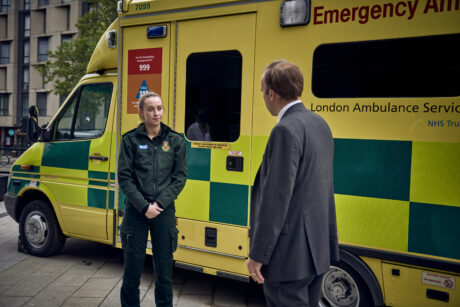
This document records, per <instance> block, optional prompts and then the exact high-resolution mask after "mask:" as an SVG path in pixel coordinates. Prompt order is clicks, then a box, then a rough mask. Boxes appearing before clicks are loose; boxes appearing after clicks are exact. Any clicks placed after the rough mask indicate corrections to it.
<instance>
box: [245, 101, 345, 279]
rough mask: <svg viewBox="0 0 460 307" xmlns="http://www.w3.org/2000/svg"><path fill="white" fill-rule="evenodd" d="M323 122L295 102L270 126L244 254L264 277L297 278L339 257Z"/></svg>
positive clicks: (330, 146) (330, 149)
mask: <svg viewBox="0 0 460 307" xmlns="http://www.w3.org/2000/svg"><path fill="white" fill-rule="evenodd" d="M333 157H334V143H333V138H332V134H331V131H330V129H329V126H328V125H327V123H326V122H325V121H324V120H323V119H322V118H321V117H320V116H319V115H317V114H315V113H313V112H311V111H309V110H307V109H306V108H305V106H304V105H303V104H302V103H299V104H295V105H293V106H292V107H291V108H289V109H288V110H287V111H286V113H285V114H284V116H283V118H282V119H281V121H280V122H279V123H278V124H277V125H276V126H275V127H274V128H273V130H272V132H271V134H270V137H269V139H268V143H267V147H266V149H265V153H264V156H263V160H262V164H261V166H260V168H259V172H258V173H257V176H256V179H255V182H254V186H253V192H252V201H251V231H250V236H251V245H250V252H249V257H251V259H253V260H255V261H258V262H261V263H263V264H264V265H263V266H262V274H263V275H264V278H265V279H266V280H267V281H289V280H299V279H303V278H307V277H310V276H312V275H319V274H322V273H324V272H326V271H328V270H329V266H330V263H331V261H338V260H339V252H338V243H337V225H336V216H335V203H334V187H333V178H332V177H333V174H332V164H333Z"/></svg>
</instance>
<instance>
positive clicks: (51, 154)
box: [8, 141, 115, 209]
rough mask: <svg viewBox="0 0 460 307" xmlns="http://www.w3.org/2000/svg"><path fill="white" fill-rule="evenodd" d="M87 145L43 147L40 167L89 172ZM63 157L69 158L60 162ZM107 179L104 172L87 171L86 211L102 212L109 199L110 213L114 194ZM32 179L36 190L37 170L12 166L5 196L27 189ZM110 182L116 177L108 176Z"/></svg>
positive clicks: (70, 144) (68, 143)
mask: <svg viewBox="0 0 460 307" xmlns="http://www.w3.org/2000/svg"><path fill="white" fill-rule="evenodd" d="M90 144H91V142H90V141H80V142H57V143H46V144H45V147H44V150H43V155H42V160H41V166H47V167H53V168H63V169H70V170H73V169H74V170H88V154H89V148H90ZM62 157H68V158H66V159H63V158H62ZM108 176H109V174H108V173H106V172H97V171H88V182H87V184H88V194H87V195H88V196H87V197H88V199H87V202H88V207H93V208H101V209H105V208H106V204H107V197H108V198H109V209H113V207H114V195H115V194H114V188H113V187H112V188H111V187H110V186H109V185H110V182H109V180H108V179H109V178H108ZM26 178H27V179H26ZM28 178H30V179H28ZM34 179H35V180H36V181H37V185H36V186H37V187H38V186H39V185H40V181H39V180H40V166H38V165H34V166H33V168H32V169H31V170H30V171H27V170H22V169H21V167H20V165H14V166H13V168H12V180H10V183H9V186H8V192H9V193H12V194H16V195H17V194H18V193H19V192H20V191H21V190H22V189H23V188H24V187H26V186H29V185H30V181H31V180H34ZM110 180H111V181H114V180H115V173H113V172H112V173H110ZM96 187H98V188H96Z"/></svg>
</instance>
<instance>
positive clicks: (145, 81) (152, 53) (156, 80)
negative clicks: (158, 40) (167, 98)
mask: <svg viewBox="0 0 460 307" xmlns="http://www.w3.org/2000/svg"><path fill="white" fill-rule="evenodd" d="M161 52H162V48H148V49H135V50H128V109H127V112H128V114H137V113H138V108H137V104H138V102H139V98H140V97H141V96H142V95H143V94H144V93H146V92H155V93H157V94H159V95H161V63H162V62H161V55H162V54H161Z"/></svg>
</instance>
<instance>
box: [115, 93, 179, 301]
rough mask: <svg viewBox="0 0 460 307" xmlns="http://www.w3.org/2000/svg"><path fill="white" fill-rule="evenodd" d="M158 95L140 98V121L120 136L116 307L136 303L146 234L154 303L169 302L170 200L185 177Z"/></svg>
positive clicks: (172, 234)
mask: <svg viewBox="0 0 460 307" xmlns="http://www.w3.org/2000/svg"><path fill="white" fill-rule="evenodd" d="M163 111H164V110H163V103H162V101H161V97H160V96H159V95H158V94H156V93H153V92H149V93H146V94H144V95H143V96H142V97H141V99H140V100H139V116H140V118H141V120H142V123H141V124H140V125H139V126H138V127H137V128H135V129H133V130H131V131H128V132H127V133H125V134H124V135H123V139H122V142H121V148H120V156H119V160H118V182H119V184H120V187H121V190H122V191H123V193H124V194H125V196H126V208H125V215H124V218H123V222H122V224H121V226H120V233H121V242H122V246H123V256H124V274H123V284H122V287H121V293H120V298H121V305H122V306H139V304H140V302H139V284H140V277H141V273H142V269H143V267H144V257H145V249H146V246H147V238H148V233H149V231H150V237H151V239H152V251H153V266H154V270H155V303H156V305H157V306H172V302H173V291H172V266H173V252H174V251H175V250H176V248H177V228H176V217H175V208H174V200H175V199H176V198H177V196H178V195H179V193H180V192H181V190H182V188H183V187H184V185H185V181H186V179H187V160H186V149H185V140H184V138H183V136H182V135H180V134H178V133H177V132H175V131H173V130H172V129H171V128H169V127H168V126H166V125H165V124H163V123H162V122H161V120H162V118H163Z"/></svg>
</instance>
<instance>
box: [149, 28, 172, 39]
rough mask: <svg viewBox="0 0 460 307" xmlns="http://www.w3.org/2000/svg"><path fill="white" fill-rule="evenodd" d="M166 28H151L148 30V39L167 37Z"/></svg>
mask: <svg viewBox="0 0 460 307" xmlns="http://www.w3.org/2000/svg"><path fill="white" fill-rule="evenodd" d="M166 33H167V27H166V26H150V27H148V28H147V38H158V37H166Z"/></svg>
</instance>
